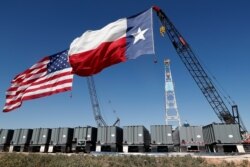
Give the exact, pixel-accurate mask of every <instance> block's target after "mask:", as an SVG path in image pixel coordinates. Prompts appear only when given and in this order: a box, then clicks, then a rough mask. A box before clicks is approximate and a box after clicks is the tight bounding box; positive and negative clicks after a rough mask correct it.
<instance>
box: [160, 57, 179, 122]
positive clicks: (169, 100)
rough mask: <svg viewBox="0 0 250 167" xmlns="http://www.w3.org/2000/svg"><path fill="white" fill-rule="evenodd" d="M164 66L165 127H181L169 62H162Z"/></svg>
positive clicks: (167, 60)
mask: <svg viewBox="0 0 250 167" xmlns="http://www.w3.org/2000/svg"><path fill="white" fill-rule="evenodd" d="M164 65H165V105H166V106H165V107H166V108H165V110H166V118H165V120H166V125H174V126H181V119H180V115H179V112H178V107H177V103H176V98H175V91H174V84H173V80H172V74H171V70H170V60H169V59H166V60H164Z"/></svg>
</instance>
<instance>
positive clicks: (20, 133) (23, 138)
mask: <svg viewBox="0 0 250 167" xmlns="http://www.w3.org/2000/svg"><path fill="white" fill-rule="evenodd" d="M32 131H33V130H32V129H15V130H14V134H13V137H12V140H11V142H10V149H9V152H13V151H20V152H24V151H28V149H29V144H30V140H31V136H32Z"/></svg>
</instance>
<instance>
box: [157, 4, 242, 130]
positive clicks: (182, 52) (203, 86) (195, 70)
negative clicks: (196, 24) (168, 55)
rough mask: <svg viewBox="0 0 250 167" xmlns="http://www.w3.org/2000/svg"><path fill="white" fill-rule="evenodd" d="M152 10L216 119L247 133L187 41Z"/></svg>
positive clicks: (158, 12) (237, 114)
mask: <svg viewBox="0 0 250 167" xmlns="http://www.w3.org/2000/svg"><path fill="white" fill-rule="evenodd" d="M153 9H154V10H155V11H156V13H157V16H158V17H159V19H160V21H161V24H162V26H161V28H160V33H161V34H162V35H164V34H165V33H167V35H168V37H169V39H170V40H171V42H172V44H173V46H174V48H175V50H176V52H177V54H178V55H179V57H180V58H181V60H182V62H183V63H184V65H185V66H186V68H187V69H188V71H189V73H190V74H191V76H192V77H193V79H194V80H195V82H196V84H197V85H198V87H199V88H200V90H201V91H202V93H203V95H204V96H205V97H206V99H207V101H208V102H209V104H210V106H211V107H212V108H213V110H214V112H215V113H216V115H217V116H218V118H219V119H220V120H221V121H222V122H223V123H228V124H234V123H237V124H239V127H240V131H241V133H245V132H247V129H246V127H245V125H244V123H243V122H242V120H241V118H240V115H239V112H238V107H237V105H231V107H232V114H231V112H230V111H229V109H228V107H227V106H226V104H225V102H224V101H223V99H222V96H221V95H220V94H219V92H218V91H217V89H216V88H215V86H214V83H213V82H212V80H211V78H210V77H209V76H208V74H207V72H206V71H205V70H204V68H203V67H202V66H201V64H200V62H199V60H198V58H197V57H196V56H195V54H194V52H193V51H192V49H191V47H190V45H189V44H188V43H187V41H186V40H185V39H184V38H183V36H182V35H181V34H180V33H179V31H178V30H177V29H176V28H175V26H174V25H173V23H172V22H171V21H170V19H169V18H168V17H167V16H166V14H165V13H164V12H163V11H162V10H161V9H160V8H159V7H156V6H154V7H153Z"/></svg>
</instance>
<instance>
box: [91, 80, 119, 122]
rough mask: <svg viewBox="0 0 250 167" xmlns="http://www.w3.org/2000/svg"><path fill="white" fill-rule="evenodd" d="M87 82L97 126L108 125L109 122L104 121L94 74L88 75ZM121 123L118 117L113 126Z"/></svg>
mask: <svg viewBox="0 0 250 167" xmlns="http://www.w3.org/2000/svg"><path fill="white" fill-rule="evenodd" d="M87 84H88V89H89V95H90V100H91V104H92V109H93V113H94V117H95V121H96V124H97V126H108V125H107V123H106V122H105V121H104V119H103V117H102V114H101V110H100V105H99V101H98V97H97V93H96V88H95V82H94V78H93V76H89V77H87ZM119 123H120V119H119V118H118V117H117V120H116V121H115V123H114V124H113V126H116V125H117V124H119Z"/></svg>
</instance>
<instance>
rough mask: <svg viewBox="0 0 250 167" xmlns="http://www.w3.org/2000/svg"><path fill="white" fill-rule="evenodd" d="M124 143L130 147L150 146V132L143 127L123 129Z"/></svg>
mask: <svg viewBox="0 0 250 167" xmlns="http://www.w3.org/2000/svg"><path fill="white" fill-rule="evenodd" d="M123 143H124V144H128V145H149V144H150V134H149V131H148V130H147V129H146V128H145V127H144V126H141V125H138V126H124V127H123Z"/></svg>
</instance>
